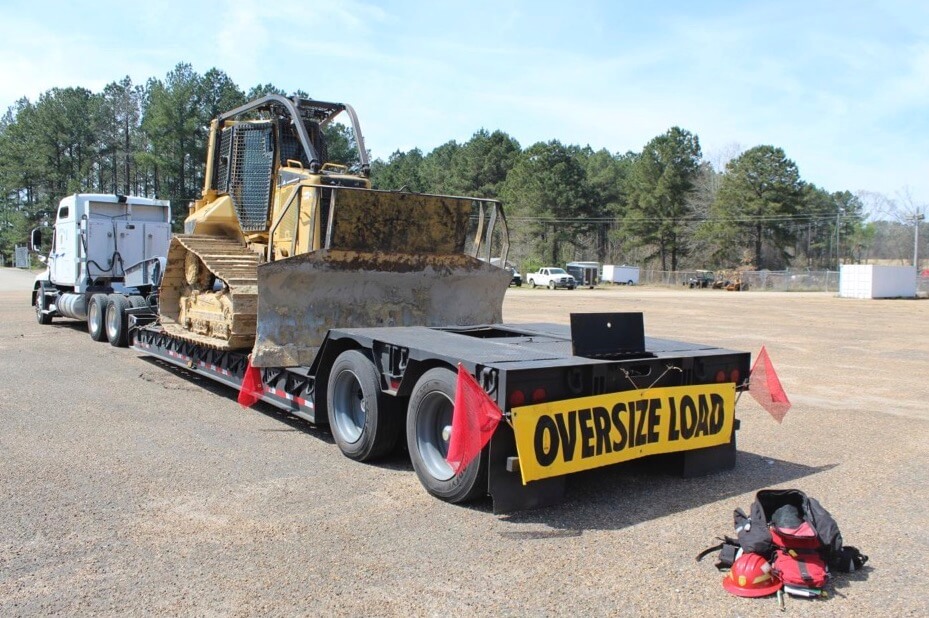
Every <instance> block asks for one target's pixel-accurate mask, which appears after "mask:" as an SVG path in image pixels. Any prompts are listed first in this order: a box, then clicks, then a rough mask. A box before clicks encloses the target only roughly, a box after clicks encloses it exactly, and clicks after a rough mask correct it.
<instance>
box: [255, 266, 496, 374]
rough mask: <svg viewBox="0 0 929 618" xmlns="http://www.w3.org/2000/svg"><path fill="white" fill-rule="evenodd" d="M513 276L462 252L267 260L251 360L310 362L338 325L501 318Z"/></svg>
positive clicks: (465, 323)
mask: <svg viewBox="0 0 929 618" xmlns="http://www.w3.org/2000/svg"><path fill="white" fill-rule="evenodd" d="M510 279H511V275H510V273H509V272H507V271H506V270H504V269H502V268H498V267H496V266H492V265H490V264H488V263H486V262H483V261H481V260H478V259H476V258H473V257H470V256H467V255H462V254H454V255H434V254H433V255H430V254H408V253H380V252H361V251H344V250H321V251H315V252H312V253H306V254H303V255H298V256H295V257H292V258H288V259H284V260H278V261H276V262H269V263H267V264H262V265H260V266H259V267H258V333H257V339H256V341H255V348H254V350H253V351H252V365H254V366H256V367H298V366H309V365H310V364H311V363H312V362H313V359H314V358H315V356H316V353H317V351H318V350H319V347H320V346H321V345H322V342H323V340H324V339H325V337H326V333H327V332H328V331H329V330H330V329H333V328H358V327H377V326H474V325H478V324H497V323H500V322H501V321H502V318H503V296H504V294H505V293H506V290H507V288H508V287H509V283H510Z"/></svg>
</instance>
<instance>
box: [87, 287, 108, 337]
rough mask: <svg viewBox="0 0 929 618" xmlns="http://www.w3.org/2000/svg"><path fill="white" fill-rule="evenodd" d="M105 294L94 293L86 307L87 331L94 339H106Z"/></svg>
mask: <svg viewBox="0 0 929 618" xmlns="http://www.w3.org/2000/svg"><path fill="white" fill-rule="evenodd" d="M106 305H107V297H106V294H94V295H93V296H91V297H90V305H89V306H88V307H87V332H88V333H90V338H91V339H93V340H94V341H106V327H105V325H104V322H105V320H106Z"/></svg>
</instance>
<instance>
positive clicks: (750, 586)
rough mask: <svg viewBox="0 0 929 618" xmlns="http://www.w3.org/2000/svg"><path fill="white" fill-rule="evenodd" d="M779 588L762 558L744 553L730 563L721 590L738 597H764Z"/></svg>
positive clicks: (776, 579)
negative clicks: (730, 565)
mask: <svg viewBox="0 0 929 618" xmlns="http://www.w3.org/2000/svg"><path fill="white" fill-rule="evenodd" d="M780 587H781V580H779V579H778V578H777V577H776V576H775V575H774V574H773V573H772V572H771V565H770V564H768V561H767V560H765V559H764V557H763V556H760V555H758V554H753V553H744V554H742V555H741V556H739V557H738V558H737V559H736V561H735V562H733V563H732V568H731V569H730V570H729V574H728V575H726V577H724V578H723V588H725V589H726V590H727V591H728V592H729V593H730V594H734V595H736V596H739V597H764V596H767V595H769V594H774V593H775V592H777V591H778V589H779V588H780Z"/></svg>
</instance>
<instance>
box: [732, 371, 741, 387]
mask: <svg viewBox="0 0 929 618" xmlns="http://www.w3.org/2000/svg"><path fill="white" fill-rule="evenodd" d="M741 377H742V373H741V372H740V371H739V370H738V369H733V370H732V371H731V372H730V373H729V381H730V382H734V383H736V384H738V383H739V378H741Z"/></svg>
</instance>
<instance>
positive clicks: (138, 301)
mask: <svg viewBox="0 0 929 618" xmlns="http://www.w3.org/2000/svg"><path fill="white" fill-rule="evenodd" d="M129 306H130V307H132V308H133V309H137V308H139V307H148V301H147V300H145V297H143V296H139V295H138V294H133V295H132V296H130V297H129Z"/></svg>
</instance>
